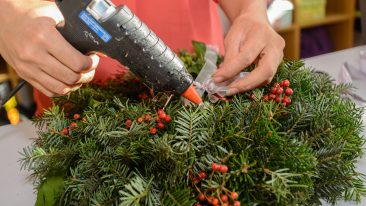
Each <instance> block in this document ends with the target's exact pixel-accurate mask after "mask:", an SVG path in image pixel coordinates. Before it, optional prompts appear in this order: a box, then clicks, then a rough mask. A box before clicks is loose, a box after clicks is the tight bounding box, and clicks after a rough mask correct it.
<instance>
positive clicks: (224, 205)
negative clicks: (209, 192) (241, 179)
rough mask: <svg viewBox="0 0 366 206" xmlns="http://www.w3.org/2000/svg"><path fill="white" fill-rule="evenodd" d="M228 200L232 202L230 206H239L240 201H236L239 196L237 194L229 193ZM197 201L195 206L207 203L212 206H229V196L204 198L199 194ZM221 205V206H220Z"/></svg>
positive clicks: (203, 195)
mask: <svg viewBox="0 0 366 206" xmlns="http://www.w3.org/2000/svg"><path fill="white" fill-rule="evenodd" d="M229 194H230V199H231V200H232V203H233V204H232V206H240V201H238V200H236V199H238V197H239V195H238V193H237V192H230V193H229ZM197 199H198V201H199V202H197V203H196V204H195V206H202V205H203V204H205V203H208V204H209V205H212V206H219V205H221V206H229V205H230V199H229V196H228V195H226V194H221V195H220V196H219V197H215V196H206V195H205V194H204V193H200V194H199V195H198V197H197ZM220 203H221V204H220Z"/></svg>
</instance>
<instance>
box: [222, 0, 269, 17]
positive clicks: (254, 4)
mask: <svg viewBox="0 0 366 206" xmlns="http://www.w3.org/2000/svg"><path fill="white" fill-rule="evenodd" d="M219 4H220V6H221V8H222V9H223V10H224V12H225V13H226V15H227V16H228V17H229V19H230V21H231V22H233V21H234V20H235V19H236V18H237V17H238V16H240V15H241V14H244V13H248V12H255V13H257V14H258V13H260V14H263V17H266V11H267V0H219Z"/></svg>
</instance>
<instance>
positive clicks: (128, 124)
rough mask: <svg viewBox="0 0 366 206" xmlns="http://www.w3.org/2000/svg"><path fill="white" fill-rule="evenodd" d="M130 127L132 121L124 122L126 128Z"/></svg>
mask: <svg viewBox="0 0 366 206" xmlns="http://www.w3.org/2000/svg"><path fill="white" fill-rule="evenodd" d="M131 125H132V120H130V119H128V120H126V122H125V126H126V128H127V129H130V127H131Z"/></svg>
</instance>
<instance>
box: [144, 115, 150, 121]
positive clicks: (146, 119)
mask: <svg viewBox="0 0 366 206" xmlns="http://www.w3.org/2000/svg"><path fill="white" fill-rule="evenodd" d="M145 121H146V122H150V121H151V116H150V114H145Z"/></svg>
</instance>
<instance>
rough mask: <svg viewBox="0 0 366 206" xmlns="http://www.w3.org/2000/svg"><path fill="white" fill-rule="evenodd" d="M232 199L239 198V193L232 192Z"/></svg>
mask: <svg viewBox="0 0 366 206" xmlns="http://www.w3.org/2000/svg"><path fill="white" fill-rule="evenodd" d="M230 197H231V199H233V200H235V199H236V198H238V197H239V195H238V193H237V192H231V194H230Z"/></svg>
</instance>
